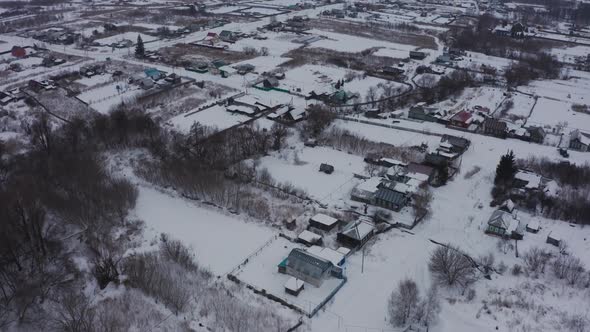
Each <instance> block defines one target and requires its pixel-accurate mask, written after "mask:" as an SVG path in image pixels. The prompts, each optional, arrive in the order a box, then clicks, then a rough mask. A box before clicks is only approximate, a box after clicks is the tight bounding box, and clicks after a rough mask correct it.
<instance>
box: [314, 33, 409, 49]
mask: <svg viewBox="0 0 590 332" xmlns="http://www.w3.org/2000/svg"><path fill="white" fill-rule="evenodd" d="M309 32H310V33H312V34H316V35H320V36H324V37H326V39H321V40H318V41H316V42H314V43H312V44H311V45H310V46H309V47H314V48H325V49H330V50H334V51H339V52H351V53H355V52H362V51H364V50H366V49H369V48H372V47H385V48H391V49H402V50H405V49H408V52H409V51H410V50H415V49H416V48H417V46H413V45H405V44H398V43H392V42H387V41H382V40H376V39H370V38H364V37H358V36H352V35H346V34H342V33H335V32H328V31H323V30H318V29H312V30H310V31H309ZM408 55H409V53H408Z"/></svg>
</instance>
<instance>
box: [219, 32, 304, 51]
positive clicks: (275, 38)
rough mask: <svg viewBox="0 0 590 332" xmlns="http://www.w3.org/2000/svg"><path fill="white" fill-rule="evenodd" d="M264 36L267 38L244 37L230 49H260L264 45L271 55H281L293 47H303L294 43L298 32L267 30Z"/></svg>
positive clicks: (231, 45) (230, 46)
mask: <svg viewBox="0 0 590 332" xmlns="http://www.w3.org/2000/svg"><path fill="white" fill-rule="evenodd" d="M263 36H265V37H267V38H268V39H267V40H258V39H254V38H244V39H240V40H238V41H237V42H235V43H233V44H230V45H229V49H230V50H234V51H243V50H244V47H254V48H255V49H257V50H260V49H261V48H262V47H266V48H267V49H268V52H269V55H271V56H281V55H283V54H285V53H287V52H289V51H291V50H293V49H296V48H298V47H301V44H296V43H293V42H292V40H293V39H295V38H297V37H298V36H297V35H296V34H291V33H282V32H265V33H264V34H263Z"/></svg>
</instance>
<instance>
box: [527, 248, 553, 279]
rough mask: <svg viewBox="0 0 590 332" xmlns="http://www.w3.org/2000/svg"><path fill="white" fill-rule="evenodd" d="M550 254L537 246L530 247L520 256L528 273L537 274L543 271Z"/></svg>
mask: <svg viewBox="0 0 590 332" xmlns="http://www.w3.org/2000/svg"><path fill="white" fill-rule="evenodd" d="M550 257H551V254H550V253H549V252H547V251H546V250H544V249H541V248H539V247H534V248H531V249H530V250H529V251H527V252H526V253H525V254H524V256H523V257H522V258H523V260H524V266H525V268H526V271H527V273H528V274H530V275H533V276H537V275H538V274H539V273H545V266H546V265H547V261H548V260H549V258H550Z"/></svg>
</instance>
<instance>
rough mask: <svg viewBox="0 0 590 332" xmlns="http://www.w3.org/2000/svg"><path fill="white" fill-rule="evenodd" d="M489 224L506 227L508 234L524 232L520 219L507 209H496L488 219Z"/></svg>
mask: <svg viewBox="0 0 590 332" xmlns="http://www.w3.org/2000/svg"><path fill="white" fill-rule="evenodd" d="M488 224H489V225H491V226H495V227H499V228H503V229H505V230H506V233H507V234H512V233H513V232H516V233H519V234H522V227H521V225H520V220H518V219H517V218H516V217H515V216H513V215H512V214H510V213H508V212H506V211H502V210H496V211H494V212H493V213H492V216H491V217H490V219H489V220H488Z"/></svg>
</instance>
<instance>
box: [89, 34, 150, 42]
mask: <svg viewBox="0 0 590 332" xmlns="http://www.w3.org/2000/svg"><path fill="white" fill-rule="evenodd" d="M137 36H141V40H143V42H144V43H148V42H151V41H154V40H157V39H158V38H157V37H154V36H150V35H146V34H144V33H137V32H125V33H121V34H118V35H114V36H110V37H106V38H101V39H97V40H95V42H97V43H100V44H102V45H111V44H115V43H118V42H120V41H122V40H131V41H132V42H133V43H134V44H135V43H136V42H137Z"/></svg>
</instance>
